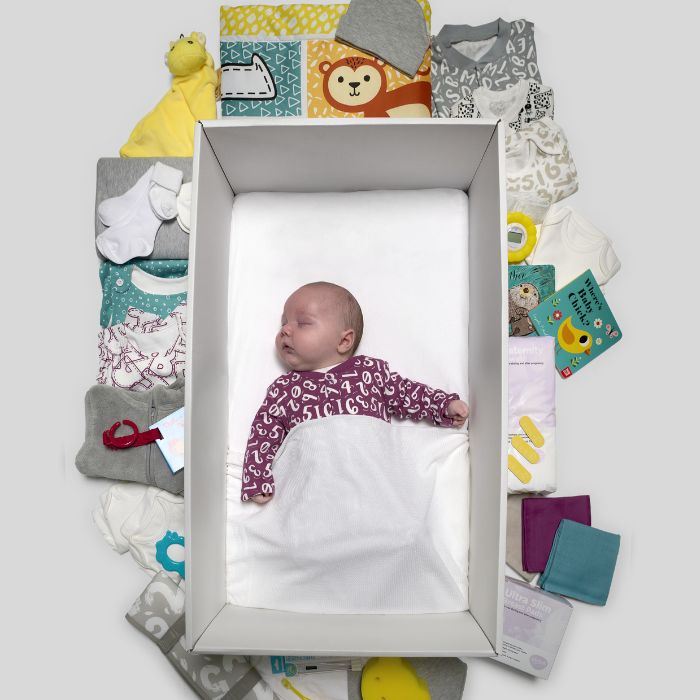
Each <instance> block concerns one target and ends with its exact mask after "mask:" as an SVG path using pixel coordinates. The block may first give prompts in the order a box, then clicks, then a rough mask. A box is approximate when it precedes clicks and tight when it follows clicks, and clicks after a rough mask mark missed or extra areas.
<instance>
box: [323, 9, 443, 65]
mask: <svg viewBox="0 0 700 700" xmlns="http://www.w3.org/2000/svg"><path fill="white" fill-rule="evenodd" d="M335 39H336V41H339V42H341V43H343V44H349V45H350V46H354V47H355V48H357V49H360V50H361V51H364V52H366V53H369V54H372V55H373V56H376V57H377V58H380V59H382V61H386V63H389V64H390V65H392V66H394V67H395V68H398V69H399V70H400V71H401V72H402V73H406V75H410V76H411V77H414V76H415V74H416V72H417V71H418V69H419V68H420V64H421V63H422V61H423V57H424V56H425V52H426V51H427V49H428V46H429V44H430V38H429V37H428V27H427V25H426V22H425V17H424V16H423V10H421V8H420V5H419V4H418V3H417V2H416V0H352V2H351V3H350V6H349V7H348V11H347V12H346V13H345V14H344V15H343V16H342V17H341V18H340V21H339V22H338V29H337V31H336V33H335Z"/></svg>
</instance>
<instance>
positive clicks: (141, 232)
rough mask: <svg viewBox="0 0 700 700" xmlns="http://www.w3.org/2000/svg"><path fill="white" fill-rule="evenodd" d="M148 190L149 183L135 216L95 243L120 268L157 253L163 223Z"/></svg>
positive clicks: (132, 210)
mask: <svg viewBox="0 0 700 700" xmlns="http://www.w3.org/2000/svg"><path fill="white" fill-rule="evenodd" d="M148 186H149V183H146V187H144V188H143V189H142V190H141V192H140V196H139V197H138V198H137V199H136V200H135V201H134V203H133V205H132V207H131V213H130V214H128V215H127V216H125V217H124V218H122V219H121V220H120V221H118V222H117V223H116V224H114V226H110V227H109V228H108V229H106V230H105V231H104V232H103V233H101V234H100V235H99V236H98V237H97V238H96V239H95V244H96V245H97V249H98V250H99V251H100V253H102V255H104V256H105V257H106V258H108V259H109V260H111V261H112V262H115V263H117V264H118V265H123V264H124V263H125V262H128V261H129V260H131V259H132V258H144V257H146V256H148V255H150V254H151V253H152V252H153V245H154V243H155V240H156V234H157V233H158V229H159V228H160V225H161V223H162V221H161V220H160V219H159V218H158V217H157V216H156V215H155V213H154V211H153V209H151V203H150V202H149V199H148Z"/></svg>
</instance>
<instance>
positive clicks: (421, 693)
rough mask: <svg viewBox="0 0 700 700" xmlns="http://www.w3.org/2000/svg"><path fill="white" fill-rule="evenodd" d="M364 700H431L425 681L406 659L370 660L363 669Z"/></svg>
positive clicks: (362, 686) (381, 658)
mask: <svg viewBox="0 0 700 700" xmlns="http://www.w3.org/2000/svg"><path fill="white" fill-rule="evenodd" d="M360 689H361V691H362V700H430V691H429V690H428V686H427V685H426V683H425V681H424V680H423V679H422V678H420V677H419V676H418V674H417V673H416V670H415V669H414V668H413V666H412V665H411V664H410V663H409V662H408V661H406V659H400V658H394V657H379V658H375V659H370V660H369V661H368V662H367V663H366V664H365V667H364V668H363V669H362V685H361V686H360Z"/></svg>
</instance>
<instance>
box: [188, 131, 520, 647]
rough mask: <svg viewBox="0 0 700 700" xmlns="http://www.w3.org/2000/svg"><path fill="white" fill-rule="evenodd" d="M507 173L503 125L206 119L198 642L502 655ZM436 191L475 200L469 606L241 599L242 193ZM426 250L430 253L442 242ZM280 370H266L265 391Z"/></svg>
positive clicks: (193, 331) (199, 289)
mask: <svg viewBox="0 0 700 700" xmlns="http://www.w3.org/2000/svg"><path fill="white" fill-rule="evenodd" d="M407 144H408V146H407ZM503 172H504V156H503V129H502V126H501V125H500V124H499V123H497V122H493V121H489V120H462V119H445V120H421V119H416V120H412V119H405V120H403V119H402V120H398V119H252V118H249V119H229V120H220V121H212V122H204V123H201V124H199V125H198V126H197V133H196V141H195V154H194V167H193V178H192V179H193V191H192V202H193V204H192V232H191V246H190V288H189V300H188V304H189V320H188V357H187V377H188V381H187V388H186V405H187V416H186V471H185V504H186V528H185V529H186V542H187V547H186V573H187V582H186V596H187V602H186V620H187V628H186V642H187V647H188V648H189V649H192V650H193V651H194V652H196V653H218V654H281V655H285V654H287V655H291V654H294V655H302V654H313V655H323V656H491V655H493V654H495V653H497V652H499V651H500V647H501V620H502V610H503V584H504V560H505V497H506V474H507V472H506V465H505V459H506V445H507V433H506V429H507V420H506V418H507V415H506V412H507V395H506V391H507V354H508V353H507V332H506V331H507V322H506V282H507V275H506V273H507V265H506V258H505V251H506V243H505V193H504V180H503V177H502V174H503ZM436 188H450V189H453V190H454V189H457V190H462V191H463V192H465V193H466V194H467V195H468V204H469V206H468V209H466V208H465V210H464V211H465V212H468V214H465V216H467V218H468V222H466V223H467V224H468V256H467V259H465V260H464V265H465V266H468V289H469V315H468V336H467V343H468V345H467V347H468V387H469V389H468V391H469V396H468V403H469V405H470V408H471V415H470V423H469V463H470V466H469V470H470V471H469V475H470V476H469V480H470V481H469V499H468V500H469V503H468V504H465V508H467V507H468V523H469V539H468V542H469V547H468V567H469V568H468V599H469V609H468V610H465V611H462V612H450V613H423V614H321V613H313V612H303V613H301V612H289V611H283V610H277V609H265V608H257V607H244V606H240V605H234V604H231V603H230V602H228V597H227V585H226V576H227V566H228V565H229V564H228V561H227V536H226V523H227V499H226V493H227V482H226V478H227V476H226V461H227V450H228V447H229V445H228V437H229V425H228V420H229V387H228V374H229V353H228V342H229V338H228V323H229V316H228V310H229V301H230V295H229V275H230V268H229V249H230V238H231V230H232V228H231V227H232V211H233V205H234V196H236V195H239V194H243V193H299V192H301V193H344V192H361V191H374V190H377V191H379V190H382V191H395V190H432V189H436ZM457 194H459V193H457ZM460 196H461V195H460ZM465 230H466V228H465ZM425 246H426V249H429V247H430V246H431V240H430V237H429V236H426V240H425ZM466 279H467V277H466V276H465V280H466ZM290 291H291V290H290ZM445 293H446V294H447V295H449V290H445ZM282 301H283V300H282ZM438 301H439V300H438ZM438 335H439V329H438ZM271 341H272V339H270V342H271ZM272 379H274V377H261V378H260V379H259V381H260V392H261V396H262V395H263V394H264V389H265V387H266V386H267V385H268V384H269V383H270V382H271V381H272ZM251 418H252V416H251ZM272 503H274V499H273V502H272ZM266 507H272V505H269V506H266ZM465 560H466V557H465ZM233 565H234V566H235V562H234V564H233Z"/></svg>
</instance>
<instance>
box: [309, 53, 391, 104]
mask: <svg viewBox="0 0 700 700" xmlns="http://www.w3.org/2000/svg"><path fill="white" fill-rule="evenodd" d="M382 66H383V64H382V63H381V62H380V61H378V60H370V59H367V58H362V57H360V56H350V57H348V58H342V59H340V60H339V61H336V62H335V63H333V64H331V63H329V62H328V61H322V62H321V63H320V64H319V66H318V67H319V70H320V71H321V73H323V74H324V80H325V85H324V88H325V90H324V92H326V98H327V99H328V98H329V97H330V99H329V102H330V103H331V104H333V106H338V107H340V108H341V109H342V108H343V107H359V106H361V105H365V104H367V103H368V102H371V101H372V100H373V99H374V98H375V97H376V96H377V95H378V94H379V93H380V92H383V91H384V90H385V89H386V76H385V74H384V69H383V67H382ZM348 111H350V110H348Z"/></svg>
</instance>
